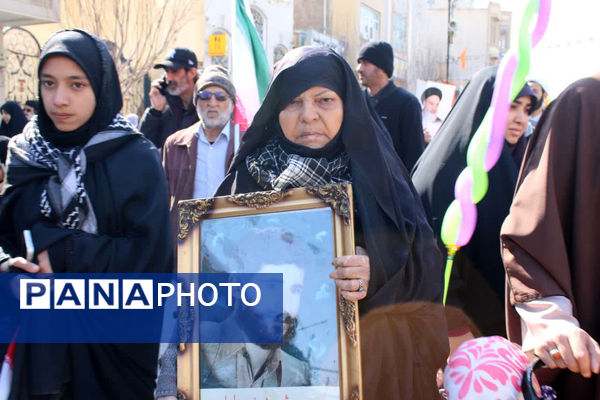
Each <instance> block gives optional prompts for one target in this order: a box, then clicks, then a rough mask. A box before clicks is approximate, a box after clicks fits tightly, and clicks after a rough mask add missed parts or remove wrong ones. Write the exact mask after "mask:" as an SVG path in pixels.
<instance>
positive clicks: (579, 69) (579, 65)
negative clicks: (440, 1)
mask: <svg viewBox="0 0 600 400" xmlns="http://www.w3.org/2000/svg"><path fill="white" fill-rule="evenodd" d="M496 2H497V3H499V4H500V6H501V8H502V9H503V10H506V11H512V13H513V14H512V32H511V43H512V46H511V47H512V48H515V49H516V46H515V43H516V40H517V38H518V33H519V25H520V21H521V17H522V15H523V10H524V8H525V5H526V4H527V1H525V0H497V1H496ZM488 3H489V0H475V4H474V5H475V6H476V7H487V4H488ZM551 3H552V5H551V11H550V22H549V24H548V29H547V30H546V33H545V34H544V37H543V38H542V40H541V41H540V43H539V44H538V45H537V46H536V47H535V48H534V49H533V51H532V62H531V72H530V78H535V79H537V80H540V81H541V82H542V84H543V85H544V86H546V87H547V90H548V92H549V93H550V97H551V98H556V97H557V96H558V95H559V94H560V92H561V91H562V90H563V89H564V88H566V87H567V86H568V85H569V84H570V83H572V82H574V81H576V80H577V79H580V78H584V77H587V76H590V75H594V74H596V73H599V72H600V21H599V19H598V17H599V16H600V0H552V2H551ZM532 27H533V26H532Z"/></svg>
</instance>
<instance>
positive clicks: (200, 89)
mask: <svg viewBox="0 0 600 400" xmlns="http://www.w3.org/2000/svg"><path fill="white" fill-rule="evenodd" d="M193 104H194V106H195V107H196V112H197V114H198V117H199V118H200V120H199V121H198V122H197V123H195V124H194V125H192V126H190V127H188V128H185V129H183V130H180V131H178V132H175V133H174V134H173V135H171V136H169V138H168V139H167V140H166V142H165V144H164V149H163V167H164V169H165V173H166V175H167V181H168V183H169V193H170V197H171V202H170V210H171V222H172V224H173V232H175V233H176V232H177V224H178V218H177V203H178V202H179V201H180V200H187V199H198V198H206V197H212V195H213V193H214V191H215V189H216V188H217V186H219V183H221V181H222V180H223V178H224V176H225V172H226V170H227V167H228V166H229V164H230V163H231V160H232V158H233V153H234V142H235V138H234V129H233V125H232V116H233V110H234V105H235V88H234V86H233V83H232V82H231V78H230V76H229V73H228V72H227V70H226V69H225V68H223V67H221V66H217V65H211V66H209V67H207V68H206V69H205V70H204V72H203V73H202V75H200V77H199V78H198V81H197V82H196V85H195V86H194V90H193Z"/></svg>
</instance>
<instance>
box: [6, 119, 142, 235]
mask: <svg viewBox="0 0 600 400" xmlns="http://www.w3.org/2000/svg"><path fill="white" fill-rule="evenodd" d="M131 134H135V132H134V131H133V129H132V126H131V125H130V124H129V122H128V121H127V120H126V119H125V118H123V117H122V116H121V115H117V116H116V117H115V119H114V120H113V122H112V123H111V124H110V125H109V126H108V127H107V128H106V129H105V130H103V131H102V132H99V133H97V134H96V135H94V136H93V137H92V138H91V139H90V140H89V141H88V143H86V144H85V146H83V147H74V148H72V149H69V150H66V151H61V150H60V149H58V148H56V147H55V146H53V145H52V143H50V142H49V141H47V140H46V139H45V138H44V137H43V136H42V135H41V134H40V131H39V128H38V124H37V120H34V121H32V122H31V123H29V124H28V125H27V126H26V127H25V130H24V132H23V135H21V136H19V137H17V138H16V140H15V141H14V142H11V144H10V166H9V184H11V185H14V186H17V185H18V184H19V183H18V179H16V180H14V181H11V179H10V177H11V176H10V175H11V174H10V169H13V170H16V171H18V170H19V169H29V168H35V169H36V170H43V171H47V172H50V177H49V178H48V182H47V184H46V185H45V187H44V189H43V190H42V194H41V197H40V210H41V213H42V214H43V215H44V216H46V217H48V218H49V219H51V220H53V221H58V224H59V225H60V226H63V227H66V228H70V229H81V230H83V231H85V232H89V233H97V231H98V224H97V221H96V215H95V213H94V209H93V207H92V203H91V202H90V199H89V196H88V194H87V192H86V190H85V186H84V176H85V172H86V166H87V157H86V151H89V150H90V149H91V148H92V147H94V146H97V145H103V144H106V143H108V142H110V141H112V140H119V139H122V138H123V137H124V136H127V135H131ZM22 167H25V168H22ZM14 175H16V174H14Z"/></svg>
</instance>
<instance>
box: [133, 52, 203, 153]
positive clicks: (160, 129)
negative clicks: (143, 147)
mask: <svg viewBox="0 0 600 400" xmlns="http://www.w3.org/2000/svg"><path fill="white" fill-rule="evenodd" d="M197 67H198V60H197V59H196V54H194V52H193V51H191V50H189V49H186V48H183V47H177V48H175V49H173V51H172V52H171V54H169V56H168V57H167V59H166V60H165V61H163V62H160V63H158V64H156V65H155V66H154V68H155V69H158V68H164V70H165V75H164V76H163V78H162V79H160V80H157V81H154V82H152V87H151V88H150V92H149V93H148V95H149V96H150V105H151V106H150V107H149V108H147V109H146V111H145V112H144V115H143V116H142V121H141V123H140V132H142V133H143V134H144V135H145V136H146V137H147V138H148V139H150V140H151V141H152V143H154V145H155V146H156V147H158V148H159V149H160V148H162V147H163V143H164V142H165V140H166V139H167V137H168V136H169V135H170V134H172V133H173V132H176V131H178V130H180V129H184V128H187V127H188V126H190V125H192V124H194V123H196V122H198V115H197V114H196V109H195V108H194V105H193V104H192V95H193V93H194V82H196V79H197V70H196V68H197ZM161 91H162V92H161Z"/></svg>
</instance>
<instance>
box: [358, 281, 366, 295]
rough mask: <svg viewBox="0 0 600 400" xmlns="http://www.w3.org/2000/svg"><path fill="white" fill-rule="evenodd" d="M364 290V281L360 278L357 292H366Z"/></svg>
mask: <svg viewBox="0 0 600 400" xmlns="http://www.w3.org/2000/svg"><path fill="white" fill-rule="evenodd" d="M364 291H365V287H364V282H363V280H362V279H359V280H358V290H357V292H364Z"/></svg>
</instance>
